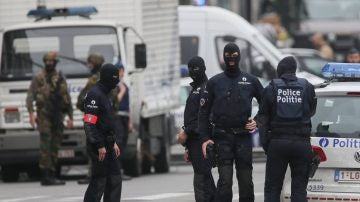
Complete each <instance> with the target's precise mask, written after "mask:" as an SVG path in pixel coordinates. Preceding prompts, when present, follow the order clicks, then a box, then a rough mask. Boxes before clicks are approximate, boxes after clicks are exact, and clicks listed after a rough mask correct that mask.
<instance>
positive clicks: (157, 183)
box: [0, 163, 265, 202]
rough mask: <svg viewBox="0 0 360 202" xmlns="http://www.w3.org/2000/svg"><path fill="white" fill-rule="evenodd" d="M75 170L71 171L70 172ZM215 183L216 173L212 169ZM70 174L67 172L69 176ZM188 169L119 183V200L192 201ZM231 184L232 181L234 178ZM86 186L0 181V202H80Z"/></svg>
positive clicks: (260, 168)
mask: <svg viewBox="0 0 360 202" xmlns="http://www.w3.org/2000/svg"><path fill="white" fill-rule="evenodd" d="M85 168H86V167H77V168H72V170H73V173H84V172H86V169H85ZM74 170H75V171H74ZM213 173H214V178H215V179H216V180H217V178H218V175H217V174H216V173H217V170H216V169H213ZM70 174H71V173H70ZM264 175H265V163H254V172H253V178H254V185H255V198H256V200H255V201H259V202H260V201H263V199H264V194H263V187H264ZM192 176H193V172H192V168H191V166H189V165H177V166H172V167H171V171H170V172H169V173H167V174H150V175H145V176H141V177H138V178H134V179H132V180H130V181H124V182H123V192H122V193H123V194H122V200H121V201H128V202H145V201H158V202H168V201H172V202H184V201H195V200H194V194H193V188H192ZM234 182H236V179H235V176H234ZM86 188H87V186H86V185H78V184H77V183H76V180H74V179H72V180H67V183H66V185H65V186H53V187H42V186H40V184H39V182H38V181H29V180H27V178H26V177H23V178H22V180H21V181H20V182H16V183H3V182H0V202H23V201H29V202H49V201H51V202H80V201H82V199H83V194H84V192H85V190H86ZM233 192H234V200H233V201H238V196H239V195H238V194H237V193H238V191H237V183H234V186H233Z"/></svg>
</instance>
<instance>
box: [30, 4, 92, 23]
mask: <svg viewBox="0 0 360 202" xmlns="http://www.w3.org/2000/svg"><path fill="white" fill-rule="evenodd" d="M97 12H98V11H97V9H96V8H95V7H94V6H84V7H69V8H45V7H38V8H37V9H32V10H30V11H29V12H28V13H27V16H28V17H35V19H36V20H35V21H40V20H43V19H47V20H50V19H51V18H53V17H67V16H80V17H84V18H90V15H92V14H96V13H97Z"/></svg>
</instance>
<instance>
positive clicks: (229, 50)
mask: <svg viewBox="0 0 360 202" xmlns="http://www.w3.org/2000/svg"><path fill="white" fill-rule="evenodd" d="M236 52H237V55H234V53H235V54H236ZM225 55H227V56H228V57H226V56H225ZM223 57H224V62H225V65H226V67H225V72H228V73H237V72H240V68H239V62H240V58H241V55H240V49H239V47H238V46H237V45H236V44H235V43H228V44H227V45H226V46H225V47H224V53H223ZM230 63H233V64H230Z"/></svg>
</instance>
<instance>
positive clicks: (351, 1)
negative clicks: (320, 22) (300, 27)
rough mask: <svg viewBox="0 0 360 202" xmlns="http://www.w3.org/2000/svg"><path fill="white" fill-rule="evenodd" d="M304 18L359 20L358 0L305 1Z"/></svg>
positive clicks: (359, 6)
mask: <svg viewBox="0 0 360 202" xmlns="http://www.w3.org/2000/svg"><path fill="white" fill-rule="evenodd" d="M305 13H306V17H307V18H310V19H359V18H360V1H359V0H305Z"/></svg>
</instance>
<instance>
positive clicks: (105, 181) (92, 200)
mask: <svg viewBox="0 0 360 202" xmlns="http://www.w3.org/2000/svg"><path fill="white" fill-rule="evenodd" d="M106 151H107V153H106V156H105V159H104V161H99V160H98V153H97V151H96V149H95V148H93V147H92V146H90V145H88V154H89V155H90V158H91V161H92V165H91V178H90V183H89V186H88V188H87V190H86V192H85V196H84V202H100V200H101V197H102V195H104V200H103V201H104V202H119V201H120V199H121V189H122V178H121V172H120V162H119V161H118V160H117V159H116V157H115V154H114V152H113V151H112V150H111V149H110V148H109V147H106Z"/></svg>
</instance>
